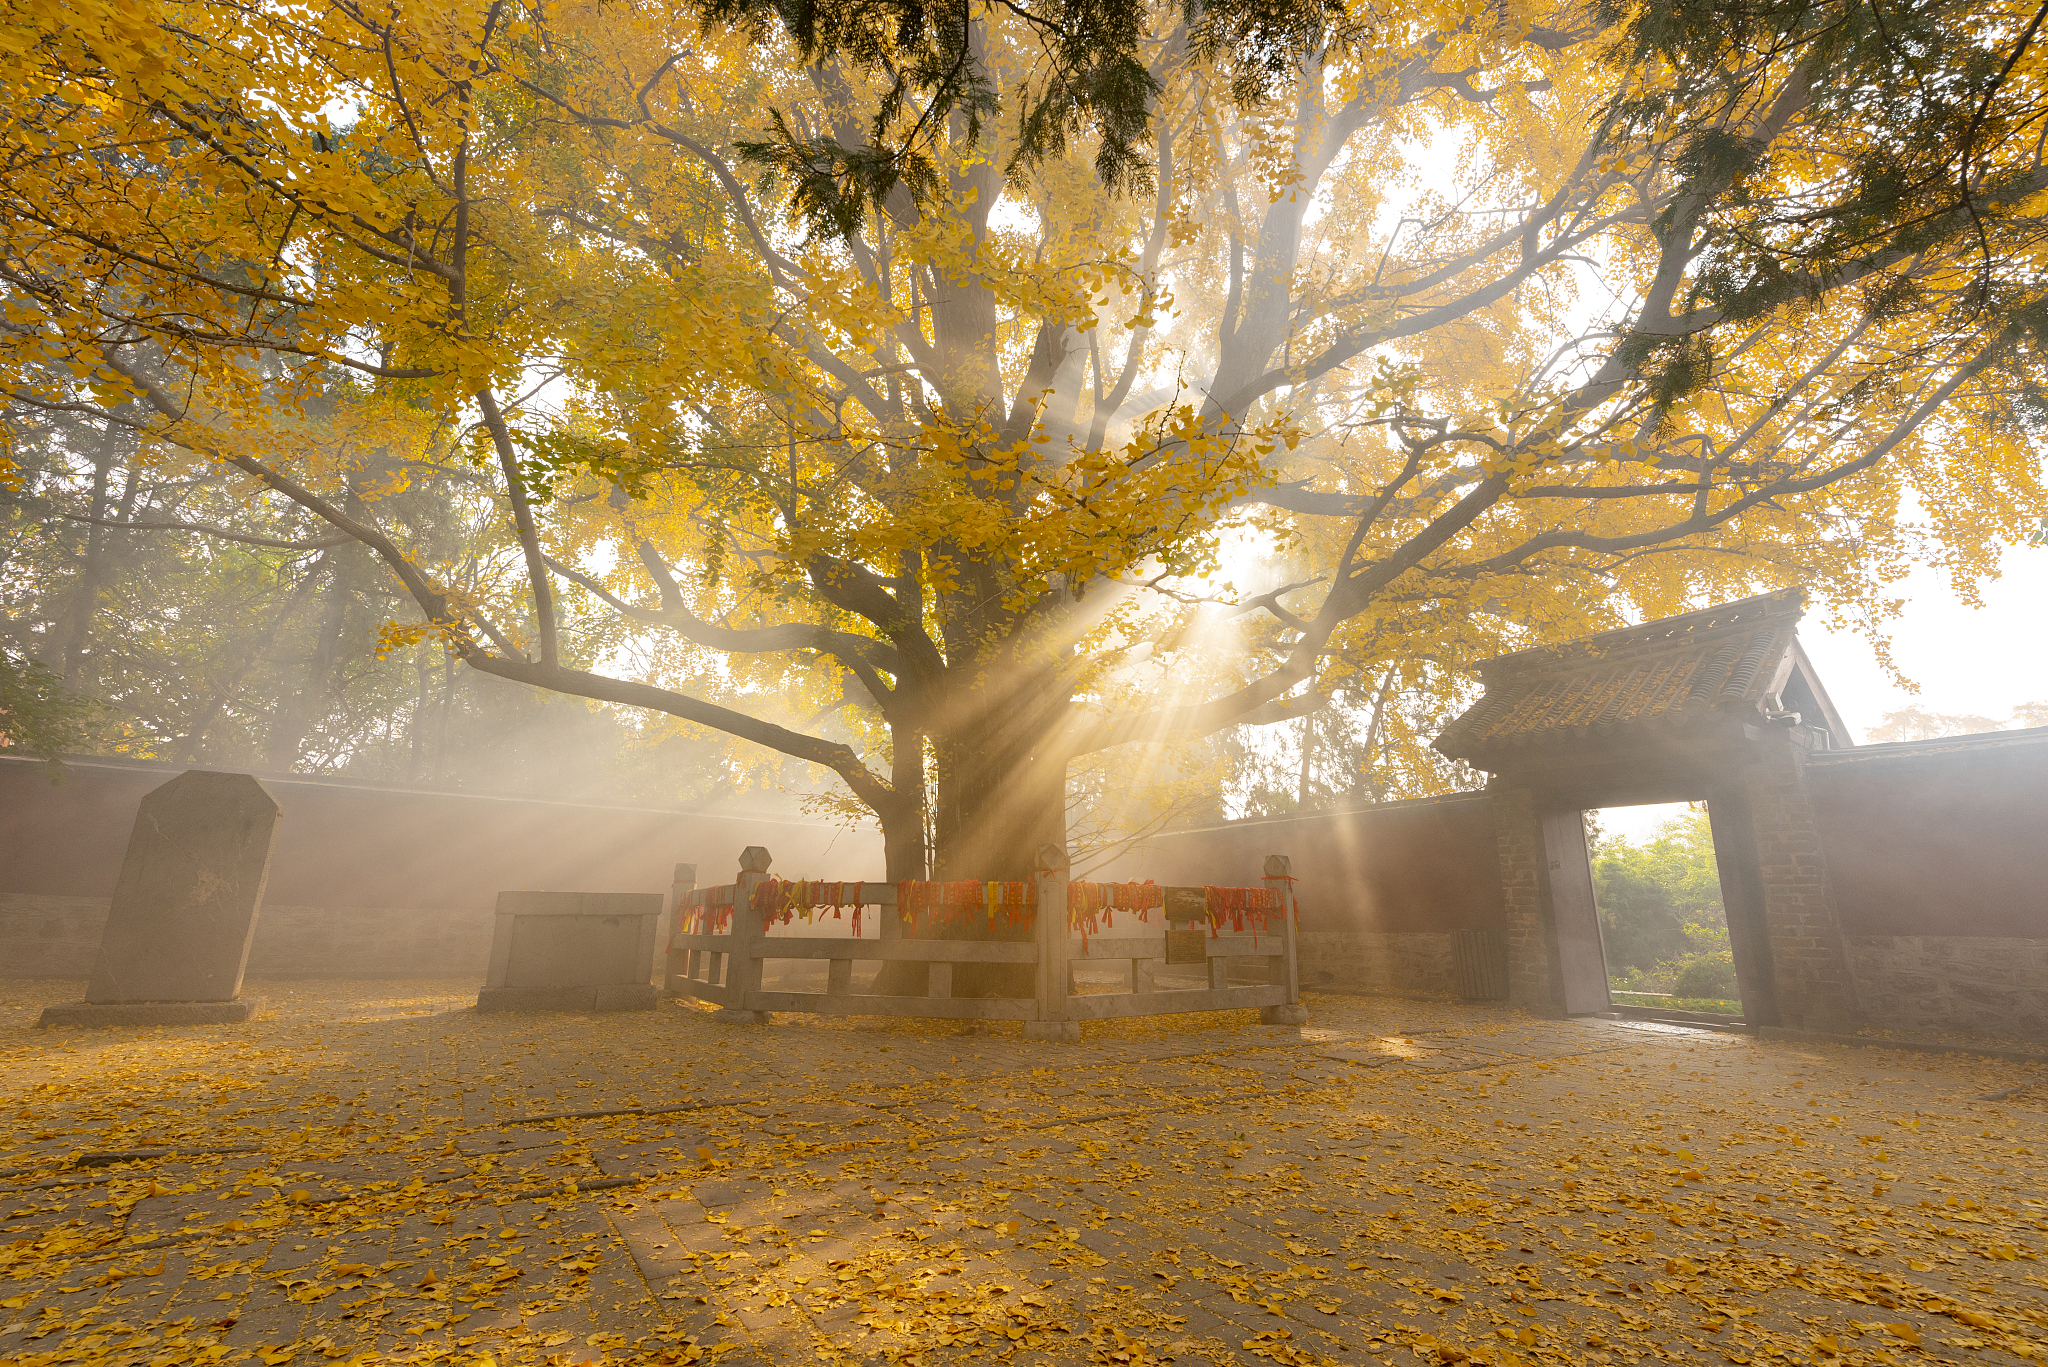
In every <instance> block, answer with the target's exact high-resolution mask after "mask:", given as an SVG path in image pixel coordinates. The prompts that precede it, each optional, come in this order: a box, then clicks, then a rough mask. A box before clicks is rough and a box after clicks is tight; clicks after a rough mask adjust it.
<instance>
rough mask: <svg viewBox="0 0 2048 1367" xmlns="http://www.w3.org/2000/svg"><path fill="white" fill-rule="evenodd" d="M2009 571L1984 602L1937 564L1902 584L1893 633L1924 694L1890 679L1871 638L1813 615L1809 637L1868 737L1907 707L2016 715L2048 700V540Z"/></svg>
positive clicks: (2010, 555) (1846, 712) (1846, 709)
mask: <svg viewBox="0 0 2048 1367" xmlns="http://www.w3.org/2000/svg"><path fill="white" fill-rule="evenodd" d="M2004 569H2005V574H2004V576H2003V577H2002V578H2000V579H1998V580H1996V581H1994V582H1992V583H1990V584H1987V585H1986V586H1985V587H1984V593H1983V597H1984V606H1983V607H1982V608H1971V607H1966V606H1964V604H1963V603H1962V601H1961V600H1960V599H1958V598H1957V597H1956V595H1955V592H1954V590H1952V589H1951V588H1950V587H1949V585H1948V581H1947V579H1946V577H1945V576H1943V575H1941V574H1939V573H1937V572H1934V571H1929V570H1922V571H1920V572H1919V573H1917V574H1915V575H1914V576H1913V577H1912V578H1911V579H1909V580H1908V581H1907V582H1906V583H1905V585H1903V586H1902V593H1901V596H1903V597H1905V598H1906V599H1907V603H1906V608H1905V612H1904V614H1903V615H1902V616H1900V617H1899V618H1897V619H1895V620H1894V621H1893V623H1892V624H1891V628H1890V630H1889V631H1888V632H1887V633H1886V634H1887V635H1888V636H1890V638H1891V642H1892V658H1893V660H1894V661H1895V662H1896V663H1897V665H1898V667H1899V669H1900V671H1901V672H1902V673H1904V674H1905V675H1906V677H1907V678H1908V679H1910V680H1912V681H1913V682H1914V683H1917V684H1918V685H1919V686H1920V692H1919V694H1918V695H1917V696H1916V695H1914V694H1911V693H1908V692H1907V691H1906V690H1904V689H1902V688H1900V687H1898V686H1896V685H1895V684H1893V683H1892V681H1891V680H1890V679H1889V678H1887V677H1886V675H1885V673H1884V671H1883V670H1882V669H1880V668H1879V667H1878V663H1877V659H1876V657H1875V655H1874V654H1873V653H1872V651H1871V649H1870V646H1869V645H1868V644H1867V643H1866V642H1865V641H1864V640H1863V639H1862V638H1860V637H1858V636H1856V635H1853V634H1850V633H1831V632H1829V631H1827V630H1826V628H1824V627H1823V626H1821V624H1820V623H1818V622H1816V621H1814V620H1813V619H1812V618H1811V617H1809V618H1808V619H1807V621H1806V623H1804V624H1802V625H1801V627H1800V628H1799V639H1800V641H1801V643H1802V644H1803V645H1805V647H1806V653H1807V655H1808V656H1809V657H1811V658H1812V660H1813V664H1814V668H1815V669H1817V670H1819V671H1820V677H1821V682H1822V683H1824V684H1826V685H1827V690H1828V693H1829V695H1830V696H1831V697H1833V698H1834V700H1835V706H1836V708H1838V709H1839V710H1840V711H1841V713H1842V720H1843V721H1844V722H1846V723H1848V725H1849V727H1850V729H1851V730H1853V731H1855V732H1856V739H1857V740H1858V741H1859V742H1860V741H1862V740H1863V739H1864V737H1865V735H1866V733H1868V732H1869V730H1870V728H1871V727H1873V726H1876V725H1877V724H1878V723H1879V722H1880V721H1881V720H1883V718H1884V714H1885V713H1887V712H1892V711H1896V710H1898V709H1899V708H1902V707H1911V706H1914V705H1916V704H1917V705H1918V706H1921V707H1924V708H1926V709H1927V710H1928V711H1930V712H1943V713H1948V714H1951V715H1970V714H1975V715H1977V716H1982V717H1989V718H1991V719H1992V720H1993V721H1997V722H2010V721H2011V718H2012V710H2013V709H2014V708H2015V707H2018V706H2019V705H2020V704H2022V703H2029V702H2042V701H2048V625H2044V624H2048V547H2043V546H2017V547H2014V548H2012V549H2010V550H2008V551H2007V552H2006V554H2005V565H2004Z"/></svg>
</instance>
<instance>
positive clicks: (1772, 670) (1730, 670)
mask: <svg viewBox="0 0 2048 1367" xmlns="http://www.w3.org/2000/svg"><path fill="white" fill-rule="evenodd" d="M1804 599H1805V593H1804V591H1803V590H1800V589H1796V588H1795V589H1784V590H1781V591H1780V592H1778V593H1771V594H1765V595H1764V596H1763V597H1760V598H1745V599H1743V600H1742V601H1741V602H1739V603H1729V604H1727V605H1725V606H1723V607H1717V608H1703V609H1701V610H1700V611H1698V612H1687V613H1682V614H1680V615H1679V616H1677V617H1666V618H1663V619H1661V620H1659V621H1655V622H1646V623H1644V624H1643V625H1642V626H1637V627H1624V628H1622V629H1621V630H1619V631H1606V632H1602V633H1601V634H1599V635H1598V636H1587V637H1584V638H1582V639H1580V640H1577V641H1572V642H1569V643H1567V644H1565V645H1561V646H1548V647H1544V648H1542V649H1539V650H1522V651H1517V652H1515V653H1514V654H1512V655H1502V656H1500V657H1498V658H1497V659H1492V660H1488V661H1486V662H1485V663H1484V664H1482V665H1480V666H1479V678H1480V680H1481V682H1483V683H1484V684H1485V685H1486V693H1485V695H1484V696H1483V697H1482V698H1480V700H1479V702H1478V703H1477V704H1475V705H1474V706H1473V707H1472V708H1471V709H1470V710H1468V711H1467V712H1465V714H1464V715H1462V716H1460V717H1458V718H1457V719H1456V720H1455V721H1453V722H1452V723H1451V724H1450V725H1449V726H1447V727H1445V728H1444V732H1443V734H1442V735H1440V736H1438V737H1437V738H1436V748H1437V749H1438V750H1441V751H1442V752H1443V753H1445V754H1447V755H1451V756H1453V757H1455V758H1459V759H1472V758H1475V757H1476V756H1479V755H1482V754H1486V753H1489V752H1494V751H1498V750H1502V749H1507V748H1511V747H1512V748H1519V747H1522V746H1529V745H1541V744H1545V743H1555V742H1557V741H1561V740H1566V739H1592V738H1595V737H1599V736H1602V735H1604V734H1608V733H1611V732H1616V731H1619V730H1620V729H1622V728H1630V729H1634V728H1638V727H1644V726H1650V727H1657V728H1659V729H1662V728H1664V727H1670V726H1674V725H1683V724H1684V723H1685V722H1688V721H1692V720H1695V719H1704V718H1705V717H1707V716H1708V715H1710V714H1712V713H1714V712H1717V711H1722V712H1725V711H1727V710H1730V709H1751V708H1756V707H1758V706H1759V705H1760V704H1761V703H1762V701H1763V699H1764V696H1765V694H1766V693H1767V692H1769V690H1770V687H1771V684H1772V681H1773V680H1774V679H1775V678H1776V676H1777V673H1778V666H1779V665H1780V664H1781V663H1782V662H1783V661H1784V659H1785V657H1786V654H1787V652H1788V651H1790V650H1791V649H1792V640H1793V631H1794V629H1795V628H1796V627H1797V626H1798V624H1799V616H1800V613H1801V611H1802V606H1803V603H1804Z"/></svg>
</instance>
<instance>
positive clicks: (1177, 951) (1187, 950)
mask: <svg viewBox="0 0 2048 1367" xmlns="http://www.w3.org/2000/svg"><path fill="white" fill-rule="evenodd" d="M1166 962H1168V963H1170V964H1205V963H1207V962H1209V945H1208V935H1207V934H1206V933H1205V932H1204V931H1203V930H1202V928H1201V927H1200V926H1195V927H1193V928H1191V929H1188V930H1172V929H1169V930H1168V931H1167V932H1166Z"/></svg>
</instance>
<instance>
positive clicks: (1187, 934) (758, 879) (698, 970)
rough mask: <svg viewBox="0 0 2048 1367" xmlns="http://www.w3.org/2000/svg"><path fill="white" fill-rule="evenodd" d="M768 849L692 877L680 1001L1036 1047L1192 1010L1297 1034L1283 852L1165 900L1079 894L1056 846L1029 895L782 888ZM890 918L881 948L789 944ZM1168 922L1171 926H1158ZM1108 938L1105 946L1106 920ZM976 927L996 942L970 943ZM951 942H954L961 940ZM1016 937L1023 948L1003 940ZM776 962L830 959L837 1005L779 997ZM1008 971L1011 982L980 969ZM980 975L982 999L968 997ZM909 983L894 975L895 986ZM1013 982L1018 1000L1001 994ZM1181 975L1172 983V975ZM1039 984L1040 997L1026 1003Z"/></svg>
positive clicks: (1173, 890) (900, 887)
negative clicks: (1015, 1023) (945, 1029)
mask: <svg viewBox="0 0 2048 1367" xmlns="http://www.w3.org/2000/svg"><path fill="white" fill-rule="evenodd" d="M772 862H773V861H772V858H771V856H770V855H769V853H768V851H767V850H765V849H763V848H761V847H760V846H750V847H748V848H747V849H746V850H745V851H744V852H742V854H741V855H740V872H739V875H738V877H737V878H736V879H735V880H734V881H733V882H731V883H728V884H723V885H720V886H716V887H706V888H698V887H696V886H694V881H695V879H694V874H695V870H694V868H692V867H691V866H689V865H682V866H679V867H678V869H677V877H678V881H677V884H676V887H675V890H674V892H673V894H672V896H671V903H670V909H671V914H672V918H673V920H672V925H673V927H674V934H673V937H672V938H671V939H670V941H669V950H668V991H669V993H670V994H671V995H673V996H678V997H690V998H695V999H697V1000H699V1001H706V1002H712V1003H715V1004H716V1005H717V1006H718V1007H719V1008H720V1010H719V1012H718V1016H719V1018H720V1019H723V1020H727V1021H731V1022H735V1023H758V1022H760V1021H761V1020H762V1019H763V1016H764V1014H765V1013H767V1012H770V1011H799V1012H813V1013H818V1014H826V1015H872V1016H921V1017H931V1018H940V1019H955V1020H1019V1021H1023V1022H1024V1031H1025V1034H1026V1035H1027V1036H1028V1037H1031V1038H1034V1039H1055V1040H1069V1041H1071V1040H1078V1039H1079V1038H1080V1022H1082V1021H1084V1020H1108V1019H1112V1018H1115V1017H1121V1016H1160V1015H1172V1014H1178V1013H1182V1012H1189V1011H1225V1010H1235V1009H1254V1008H1255V1009H1257V1010H1258V1011H1259V1013H1260V1019H1261V1020H1263V1021H1265V1022H1266V1023H1268V1024H1291V1025H1298V1024H1302V1023H1304V1022H1305V1021H1306V1020H1307V1019H1308V1015H1307V1012H1306V1011H1305V1010H1304V1009H1303V1007H1302V1005H1301V988H1300V974H1299V970H1298V967H1297V964H1296V959H1295V929H1296V926H1295V922H1296V912H1295V900H1294V895H1293V883H1294V879H1293V878H1292V877H1291V876H1290V869H1289V861H1288V859H1287V858H1286V856H1284V855H1273V856H1270V857H1268V858H1267V860H1266V866H1265V878H1264V879H1263V880H1262V882H1261V884H1260V885H1259V886H1257V887H1165V886H1160V885H1157V884H1151V883H1145V884H1129V883H1126V884H1114V885H1112V884H1102V883H1072V882H1070V881H1069V880H1068V876H1067V875H1068V863H1067V858H1066V856H1065V854H1064V853H1062V852H1061V851H1059V850H1057V849H1055V848H1053V847H1051V846H1047V847H1046V848H1044V849H1042V850H1040V851H1039V860H1038V862H1039V868H1038V871H1037V873H1036V875H1035V876H1034V877H1033V878H1032V879H1030V880H1029V881H1028V882H1015V883H922V882H910V883H901V884H898V883H866V882H861V883H852V882H849V883H814V882H809V881H805V882H801V883H784V882H778V881H776V880H773V879H771V878H770V877H769V876H768V869H769V866H770V864H771V863H772ZM869 907H873V908H876V909H877V910H878V912H879V915H877V916H876V917H875V920H876V922H877V925H876V930H877V932H878V933H877V935H876V936H874V937H873V938H870V937H867V936H862V935H860V934H859V933H858V931H857V930H856V933H855V934H853V935H817V934H798V933H778V929H779V928H781V927H787V926H789V925H791V923H792V921H793V920H794V919H796V918H797V917H798V916H800V915H805V914H807V913H808V914H815V913H817V912H819V911H822V910H825V909H827V908H830V909H832V910H834V911H835V912H838V913H840V914H841V915H842V919H843V913H844V912H845V911H848V910H851V911H852V912H853V913H854V917H855V925H856V926H858V925H859V921H860V918H861V916H862V915H863V913H864V912H865V910H866V909H867V908H869ZM1154 912H1156V913H1157V914H1158V917H1159V924H1158V925H1156V926H1155V925H1153V924H1152V920H1151V917H1152V914H1153V913H1154ZM1117 915H1126V916H1135V917H1137V918H1138V919H1139V921H1140V924H1141V925H1143V926H1144V927H1146V928H1145V929H1144V931H1143V932H1142V933H1139V934H1129V933H1117V932H1116V930H1115V927H1114V917H1115V916H1117ZM1105 916H1106V917H1107V918H1108V921H1109V929H1108V930H1107V931H1106V932H1105V933H1100V934H1098V933H1096V927H1097V924H1098V917H1105ZM964 924H972V925H973V926H974V927H975V928H976V929H977V930H981V929H986V930H987V931H988V932H989V934H988V936H987V937H986V938H982V937H980V936H977V937H975V938H967V937H964V936H962V935H960V934H959V933H958V930H959V928H960V927H962V926H963V925H964ZM949 932H951V933H949ZM1004 936H1007V937H1009V938H1002V937H1004ZM775 960H809V961H812V962H816V961H818V960H824V961H825V963H826V965H827V969H826V977H825V990H824V991H823V992H788V991H770V990H768V989H766V988H765V987H764V986H763V979H764V973H763V966H764V965H765V964H767V963H769V962H771V961H775ZM875 961H880V962H881V963H882V964H883V966H884V968H883V978H881V979H878V980H877V982H878V985H879V984H880V983H881V982H882V981H884V980H886V979H888V978H889V976H890V975H889V970H888V966H889V965H892V964H916V965H923V966H924V969H925V971H924V973H923V974H922V984H923V989H924V990H923V992H922V993H921V994H918V993H910V992H904V991H900V990H898V991H890V992H882V991H867V992H856V991H854V990H853V966H854V964H855V963H857V962H875ZM1237 961H1250V962H1249V963H1247V964H1246V967H1253V966H1255V965H1258V964H1261V963H1262V964H1263V966H1264V969H1265V972H1264V976H1265V978H1266V981H1264V982H1259V983H1250V984H1243V985H1238V986H1233V985H1231V981H1230V968H1231V965H1232V963H1233V962H1237ZM1111 963H1115V964H1119V965H1120V966H1121V967H1120V969H1119V973H1118V976H1119V978H1120V979H1121V980H1122V982H1123V984H1124V990H1122V991H1112V992H1089V993H1081V992H1077V991H1074V990H1073V985H1074V979H1073V974H1072V970H1073V969H1074V968H1075V967H1077V966H1085V965H1090V964H1094V965H1108V964H1111ZM984 965H1009V966H1012V969H1013V972H1012V973H1011V974H1009V975H1002V974H997V973H990V972H988V971H986V970H984V969H981V968H980V966H984ZM1161 965H1165V966H1167V967H1168V969H1169V970H1170V969H1171V968H1173V967H1176V966H1181V965H1186V966H1188V967H1190V968H1199V969H1200V970H1201V974H1202V977H1203V984H1202V985H1200V986H1191V987H1175V986H1169V985H1162V984H1161V983H1160V982H1159V981H1158V974H1157V972H1156V970H1157V969H1158V967H1159V966H1161ZM963 967H965V968H968V972H966V973H963V974H959V975H958V976H959V977H960V978H974V979H977V980H978V985H979V986H980V987H981V988H982V989H983V994H982V995H974V996H968V995H964V994H963V995H959V996H956V995H954V991H955V987H956V985H960V984H957V983H956V972H955V970H956V969H957V968H963ZM907 976H915V975H905V974H903V973H901V972H899V973H897V974H896V975H895V979H896V982H895V983H892V984H891V985H892V986H900V984H901V982H902V980H903V979H904V978H905V977H907ZM1005 976H1007V977H1009V978H1010V979H1011V983H1010V986H1011V988H1012V991H1011V992H1010V993H1008V994H1006V995H993V994H988V993H987V991H986V989H987V988H988V986H989V984H990V983H991V982H997V983H1000V981H1001V979H1002V978H1003V977H1005ZM1169 976H1170V975H1169ZM1027 983H1028V985H1029V986H1028V995H1025V994H1024V993H1023V992H1020V991H1017V990H1016V989H1017V988H1021V987H1023V986H1024V985H1025V984H1027Z"/></svg>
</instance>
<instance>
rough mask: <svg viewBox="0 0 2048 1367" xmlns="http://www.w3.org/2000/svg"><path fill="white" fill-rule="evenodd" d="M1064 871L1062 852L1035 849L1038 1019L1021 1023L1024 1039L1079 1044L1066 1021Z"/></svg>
mask: <svg viewBox="0 0 2048 1367" xmlns="http://www.w3.org/2000/svg"><path fill="white" fill-rule="evenodd" d="M1068 871H1069V864H1068V861H1067V852H1066V851H1065V850H1063V849H1061V848H1060V847H1059V846H1057V845H1041V846H1039V847H1038V870H1037V872H1036V873H1035V874H1034V875H1033V876H1032V879H1031V885H1032V893H1033V900H1034V902H1035V903H1036V907H1037V910H1036V913H1035V915H1036V917H1037V931H1038V977H1037V980H1036V983H1037V989H1038V1019H1037V1020H1034V1021H1026V1022H1024V1037H1025V1038H1026V1039H1045V1040H1061V1041H1063V1042H1065V1043H1068V1044H1079V1043H1080V1042H1081V1025H1080V1022H1078V1021H1074V1020H1070V1019H1068V1017H1067V930H1068V926H1067V874H1068Z"/></svg>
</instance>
